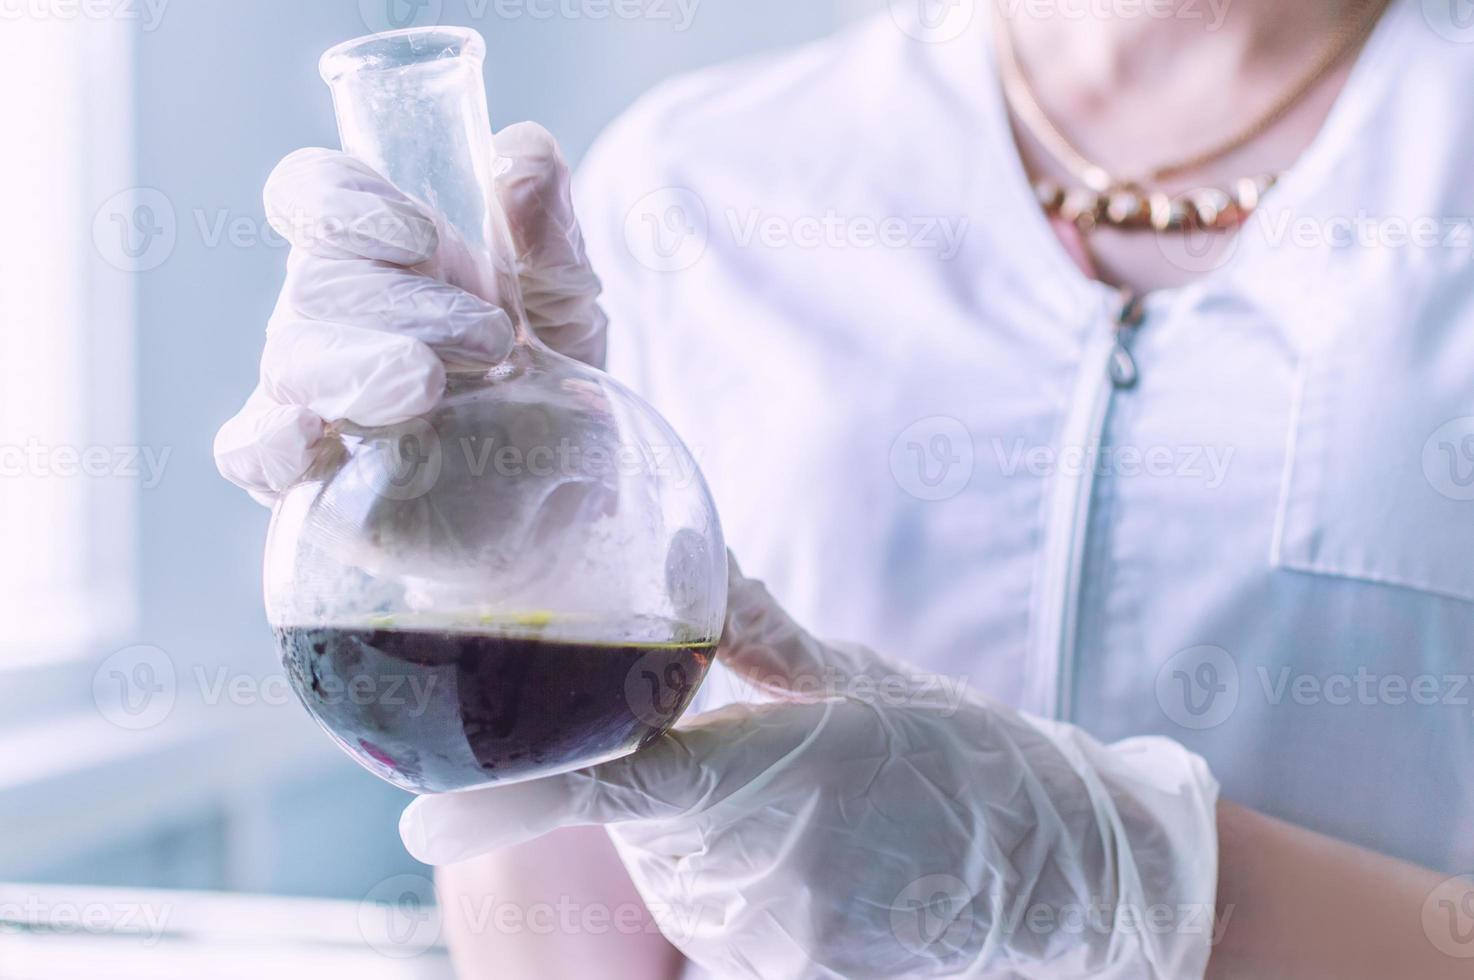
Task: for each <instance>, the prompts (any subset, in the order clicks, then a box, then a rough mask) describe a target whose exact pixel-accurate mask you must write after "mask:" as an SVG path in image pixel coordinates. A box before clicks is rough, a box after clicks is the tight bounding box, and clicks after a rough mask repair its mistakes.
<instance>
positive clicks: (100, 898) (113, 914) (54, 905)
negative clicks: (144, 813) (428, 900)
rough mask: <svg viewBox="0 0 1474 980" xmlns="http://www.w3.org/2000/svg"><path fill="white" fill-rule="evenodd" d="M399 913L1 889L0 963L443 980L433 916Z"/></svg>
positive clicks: (278, 902)
mask: <svg viewBox="0 0 1474 980" xmlns="http://www.w3.org/2000/svg"><path fill="white" fill-rule="evenodd" d="M398 912H399V910H397V909H392V908H389V909H386V908H385V907H383V906H382V904H381V903H374V902H370V901H368V900H365V901H363V902H337V901H326V900H320V899H301V898H268V897H263V896H254V895H225V894H215V893H206V892H170V891H143V890H134V889H122V888H93V887H72V886H59V887H58V886H35V885H18V884H17V885H3V884H0V934H5V952H4V957H3V960H4V963H5V967H6V975H7V976H12V975H13V976H17V977H60V976H69V977H70V976H107V977H112V978H119V980H123V978H130V980H131V978H139V980H143V978H147V980H195V978H197V977H214V978H222V980H236V978H242V980H244V978H251V980H254V978H257V977H263V976H268V977H283V978H286V977H353V978H355V980H448V978H450V977H451V975H452V974H451V969H450V963H449V959H448V957H447V955H446V952H445V947H444V946H443V945H442V944H441V943H440V942H439V938H438V934H439V929H438V927H437V926H436V920H434V919H432V918H427V917H428V916H431V915H433V913H430V912H429V911H428V910H425V911H420V910H419V909H417V908H408V909H405V910H403V912H402V913H400V914H398V915H396V913H398ZM422 933H423V935H422Z"/></svg>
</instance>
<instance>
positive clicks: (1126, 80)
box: [998, 0, 1385, 172]
mask: <svg viewBox="0 0 1474 980" xmlns="http://www.w3.org/2000/svg"><path fill="white" fill-rule="evenodd" d="M998 3H999V10H1000V12H1001V14H1002V21H1003V23H1002V26H1003V27H1004V28H1006V29H1007V30H1009V32H1010V36H1011V37H1012V38H1013V44H1014V48H1015V50H1016V51H1017V52H1018V58H1019V61H1020V63H1021V64H1022V65H1023V67H1024V71H1025V73H1026V74H1027V76H1028V79H1029V84H1030V86H1031V87H1032V88H1033V90H1034V92H1035V95H1036V97H1037V98H1038V100H1039V102H1040V103H1041V105H1043V107H1044V108H1045V110H1046V111H1047V112H1048V113H1049V114H1050V116H1051V117H1052V118H1054V119H1055V120H1056V122H1057V123H1058V124H1059V125H1060V127H1061V129H1063V130H1064V131H1065V132H1066V133H1067V134H1068V135H1069V136H1070V137H1071V138H1072V140H1074V142H1075V143H1076V144H1077V145H1078V146H1080V148H1081V149H1083V150H1085V151H1086V152H1087V154H1088V155H1091V156H1093V157H1096V158H1098V159H1099V162H1101V163H1102V164H1104V165H1106V167H1107V169H1113V170H1120V171H1122V172H1134V171H1137V170H1142V169H1150V168H1151V167H1152V166H1154V165H1156V164H1158V163H1160V162H1162V160H1163V158H1164V157H1170V156H1172V155H1174V154H1175V153H1176V152H1177V151H1179V150H1180V151H1185V152H1191V151H1192V150H1194V149H1198V148H1202V147H1205V146H1208V145H1212V144H1214V143H1216V142H1218V141H1220V140H1221V139H1223V138H1224V137H1225V136H1227V135H1229V134H1230V132H1231V131H1232V130H1233V129H1235V128H1236V127H1240V126H1246V125H1248V124H1249V123H1250V122H1252V121H1253V119H1254V117H1255V116H1256V115H1257V114H1259V113H1260V112H1262V111H1263V110H1264V109H1266V108H1267V107H1269V106H1271V105H1273V103H1274V102H1275V100H1276V99H1278V98H1279V97H1280V96H1282V95H1283V93H1284V92H1285V91H1286V89H1288V88H1289V87H1291V86H1293V85H1294V84H1295V83H1296V81H1297V80H1298V79H1299V77H1300V76H1301V75H1302V74H1303V73H1304V72H1305V71H1306V70H1307V68H1308V67H1309V66H1310V65H1311V64H1312V62H1314V61H1315V59H1316V58H1318V57H1319V56H1320V55H1321V54H1322V52H1323V51H1325V50H1326V49H1328V48H1329V47H1330V46H1332V45H1334V44H1335V43H1336V40H1337V38H1338V37H1340V36H1342V32H1345V31H1351V30H1355V29H1356V28H1357V27H1358V26H1359V25H1360V24H1361V23H1362V22H1363V21H1364V20H1365V18H1366V17H1367V16H1369V11H1370V9H1371V7H1373V6H1375V7H1377V8H1380V7H1382V6H1384V5H1385V4H1384V3H1383V2H1382V0H1315V2H1311V0H1053V2H1045V3H1040V2H1039V0H998Z"/></svg>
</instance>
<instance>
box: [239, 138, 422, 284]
mask: <svg viewBox="0 0 1474 980" xmlns="http://www.w3.org/2000/svg"><path fill="white" fill-rule="evenodd" d="M263 196H264V201H265V205H266V219H267V221H268V222H269V223H270V224H271V227H272V228H273V229H275V230H276V231H277V233H278V234H280V235H282V236H283V237H285V238H286V239H287V240H288V241H290V242H291V243H292V245H293V246H295V247H297V248H301V249H304V250H306V251H308V252H310V253H312V254H314V255H321V256H324V257H326V258H364V259H377V260H379V261H382V262H392V263H394V264H395V265H405V266H408V265H415V264H417V263H420V262H424V261H426V260H427V259H429V258H430V257H431V256H433V255H434V254H435V252H436V250H437V249H438V247H439V234H438V232H437V231H436V227H435V221H434V220H433V218H432V217H431V216H429V215H427V214H426V213H425V211H424V209H423V208H421V207H420V205H418V204H417V203H415V201H413V200H412V199H410V198H409V197H408V196H406V195H405V194H404V193H403V192H401V191H400V190H399V189H398V188H396V187H395V186H394V185H393V184H391V183H389V181H387V180H385V179H384V178H383V177H381V176H380V175H379V174H378V173H377V172H375V171H374V169H373V168H372V167H370V166H369V165H368V164H366V163H364V162H362V161H361V160H357V159H355V158H354V157H351V156H349V155H348V154H346V153H343V152H341V151H338V150H324V149H320V148H310V149H305V150H298V151H296V152H295V153H292V154H290V155H289V156H287V157H286V159H284V160H282V162H281V163H279V164H277V165H276V169H274V170H273V171H272V172H271V176H269V177H268V178H267V179H266V190H265V193H264V195H263Z"/></svg>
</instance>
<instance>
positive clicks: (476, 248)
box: [322, 27, 532, 343]
mask: <svg viewBox="0 0 1474 980" xmlns="http://www.w3.org/2000/svg"><path fill="white" fill-rule="evenodd" d="M484 54H485V43H484V42H483V41H482V39H481V36H480V35H479V34H477V33H476V32H475V31H472V30H469V29H464V28H438V27H437V28H420V29H412V30H407V31H395V32H392V33H389V34H380V35H372V36H369V37H365V38H359V39H358V40H355V41H349V42H347V43H345V44H342V45H339V46H338V47H336V48H333V49H332V50H331V51H329V52H328V53H327V54H326V55H324V56H323V61H322V74H323V78H324V80H325V81H326V82H327V83H328V85H329V87H330V88H331V90H332V93H333V106H334V109H335V111H336V114H337V120H338V133H339V136H340V138H341V140H342V144H343V150H344V151H345V152H347V153H349V154H350V155H352V156H354V157H357V158H358V159H360V160H362V161H363V162H364V163H366V164H368V165H369V166H370V167H372V168H374V170H376V171H377V172H378V173H379V174H381V175H382V176H384V177H385V178H386V179H388V180H389V182H390V183H392V184H393V185H394V186H395V187H397V188H399V189H400V190H401V191H403V192H404V193H405V194H407V195H408V196H410V197H412V198H414V199H415V200H417V201H421V202H423V203H424V204H426V205H428V206H429V207H430V208H432V209H434V210H435V211H437V212H439V213H440V214H442V215H443V216H444V217H445V220H446V221H447V222H448V223H449V224H450V226H451V228H452V229H453V230H454V232H455V233H456V234H457V235H458V236H459V237H460V238H461V239H462V240H463V241H464V242H465V243H466V246H467V248H468V250H469V251H470V252H471V254H472V258H473V260H474V262H475V264H476V267H477V268H476V269H475V276H476V278H477V279H478V280H479V281H478V282H475V283H463V285H465V286H466V287H467V288H469V289H472V290H473V291H475V292H478V293H480V294H481V295H483V296H485V297H487V298H494V299H495V301H496V302H497V303H498V304H499V305H501V306H502V307H503V308H504V309H505V310H506V311H507V314H508V315H509V316H510V317H511V318H512V321H513V323H514V324H515V325H516V327H517V331H518V341H519V342H523V343H526V342H529V341H531V340H532V336H531V331H530V330H529V329H528V327H527V318H526V312H525V306H524V303H523V299H522V291H521V286H520V283H519V281H518V278H517V254H516V249H515V246H514V245H513V240H512V235H511V230H510V227H509V225H508V223H507V218H506V215H505V213H504V212H503V210H502V207H501V204H500V202H499V200H498V198H497V195H496V164H497V156H496V148H495V146H494V143H493V140H492V134H491V120H490V116H489V114H488V112H487V103H486V89H485V85H484V82H483V59H484Z"/></svg>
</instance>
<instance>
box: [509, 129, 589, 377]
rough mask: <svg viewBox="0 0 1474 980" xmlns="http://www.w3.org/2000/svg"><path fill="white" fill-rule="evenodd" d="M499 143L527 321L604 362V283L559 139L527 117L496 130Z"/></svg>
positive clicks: (567, 347) (559, 343)
mask: <svg viewBox="0 0 1474 980" xmlns="http://www.w3.org/2000/svg"><path fill="white" fill-rule="evenodd" d="M495 143H496V149H497V153H498V154H499V155H500V156H501V157H502V158H503V159H504V160H506V161H507V169H506V171H505V172H504V173H503V174H502V175H501V176H500V177H499V178H498V179H497V184H496V192H497V199H498V200H499V201H500V202H501V205H502V210H503V212H504V213H505V214H506V216H507V224H508V226H509V228H510V230H511V234H512V241H513V245H514V247H515V248H516V251H517V259H518V266H519V269H520V274H521V276H520V278H521V282H522V292H523V300H524V301H525V303H526V306H527V317H528V320H529V321H530V322H531V325H532V327H533V329H535V330H536V331H537V332H538V334H539V336H541V337H542V338H543V339H544V340H545V341H546V342H547V343H548V344H550V345H551V346H553V347H554V348H555V349H556V350H558V351H560V352H562V353H564V354H566V355H568V356H569V357H576V358H578V359H580V360H583V361H586V362H588V363H592V364H599V363H602V362H603V359H604V337H605V329H604V328H605V318H604V315H603V313H602V312H601V311H600V310H599V308H598V298H599V293H600V291H601V290H602V288H603V287H602V286H601V284H600V282H599V277H598V276H597V275H595V274H594V269H593V266H591V265H590V264H589V260H588V254H587V252H586V250H585V248H584V240H583V232H582V230H580V228H579V225H578V218H577V217H576V215H575V214H574V209H573V189H572V183H573V182H572V177H571V175H570V173H569V169H568V163H567V161H566V160H565V159H564V158H563V154H562V151H561V150H559V148H558V141H557V140H555V139H554V138H553V134H552V133H550V132H548V131H547V130H546V129H544V128H543V127H542V126H539V125H538V124H536V123H531V122H521V123H516V124H515V125H512V126H508V127H507V128H506V129H503V130H502V131H501V132H499V133H497V134H496V137H495Z"/></svg>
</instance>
